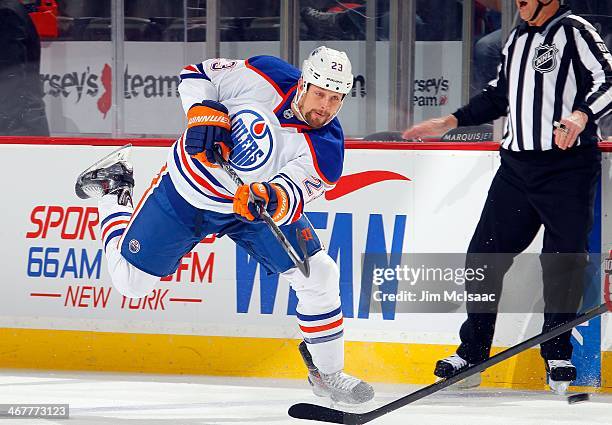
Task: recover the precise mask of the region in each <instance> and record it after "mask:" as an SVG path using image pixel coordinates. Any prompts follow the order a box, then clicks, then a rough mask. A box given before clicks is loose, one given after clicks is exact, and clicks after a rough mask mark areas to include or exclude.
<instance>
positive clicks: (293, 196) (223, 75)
mask: <svg viewBox="0 0 612 425" xmlns="http://www.w3.org/2000/svg"><path fill="white" fill-rule="evenodd" d="M180 77H181V83H180V85H179V93H180V96H181V101H182V103H183V109H184V110H185V112H187V111H188V110H189V108H190V107H191V106H192V105H193V104H195V103H199V102H201V101H202V100H204V99H208V100H215V101H218V102H221V103H222V104H223V105H225V107H227V109H228V111H229V115H230V119H231V123H232V139H233V141H234V148H233V150H232V152H231V154H230V160H229V162H230V163H231V165H232V167H233V168H234V169H235V170H236V172H237V173H238V175H239V176H240V177H241V178H242V179H243V181H244V182H245V183H251V182H255V181H268V182H271V183H277V184H279V185H281V186H282V187H283V188H284V189H285V191H286V192H287V193H288V194H289V198H290V206H291V210H290V212H289V214H287V216H286V217H285V219H284V220H283V221H282V222H280V223H279V224H287V223H290V222H293V221H295V220H297V219H298V218H299V216H300V215H301V213H302V208H303V206H304V204H306V203H308V202H310V201H312V200H313V199H315V198H317V197H318V196H320V195H321V194H323V193H324V192H325V191H326V190H329V189H331V188H333V187H334V185H335V183H336V182H337V181H338V179H339V178H340V175H341V174H342V165H343V161H344V135H343V133H342V128H341V127H340V123H339V122H338V119H337V118H334V119H333V120H332V121H331V122H330V123H329V124H327V125H326V126H324V127H322V128H320V129H313V128H311V127H310V126H308V125H307V124H306V123H304V122H302V121H300V120H298V119H297V118H296V117H294V114H293V111H292V110H291V100H292V99H293V96H294V94H295V92H296V87H297V81H298V79H299V77H300V71H299V70H298V69H297V68H295V67H293V66H292V65H289V64H288V63H286V62H284V61H283V60H281V59H278V58H276V57H272V56H255V57H252V58H249V59H247V60H228V59H210V60H206V61H204V62H202V63H200V64H197V65H189V66H186V67H185V68H184V69H183V71H182V72H181V75H180ZM183 139H184V134H183V136H182V137H181V138H180V139H179V140H177V141H176V142H175V143H174V145H173V146H172V148H171V150H170V152H169V155H168V170H169V174H170V177H171V179H172V181H173V183H174V185H175V186H176V189H177V191H178V192H179V193H180V194H181V196H183V198H185V199H186V200H187V201H188V202H189V203H190V204H191V205H193V206H195V207H197V208H200V209H205V210H209V211H216V212H219V213H227V214H230V213H232V203H233V196H234V192H235V189H236V186H235V183H234V182H233V181H232V180H231V179H230V178H229V177H228V176H227V175H226V174H225V172H224V171H223V170H221V169H220V168H211V167H206V166H204V165H203V164H202V163H201V162H200V161H198V160H197V159H195V158H193V157H191V156H190V155H189V154H187V152H186V151H185V145H184V140H183Z"/></svg>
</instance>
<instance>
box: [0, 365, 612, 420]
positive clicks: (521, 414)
mask: <svg viewBox="0 0 612 425" xmlns="http://www.w3.org/2000/svg"><path fill="white" fill-rule="evenodd" d="M0 388H1V389H0V403H69V404H70V417H71V418H70V420H64V421H62V420H57V421H51V420H28V419H16V420H7V419H1V420H0V422H1V425H5V424H10V423H14V424H18V425H25V424H28V423H41V424H42V423H44V424H52V423H56V424H67V425H75V424H87V425H97V424H117V425H136V424H151V425H157V424H173V425H183V424H186V425H191V424H223V425H228V424H259V425H285V424H299V423H303V424H305V425H306V424H312V423H314V422H307V421H300V420H297V419H292V418H290V417H289V416H287V409H288V408H289V407H290V406H291V405H292V404H294V403H297V402H309V403H317V404H322V405H325V406H328V407H329V406H330V403H329V402H327V401H326V400H325V399H320V398H317V397H315V396H313V395H312V393H311V392H310V389H309V388H308V387H307V384H306V381H291V380H267V379H254V378H253V379H251V378H220V377H214V378H213V377H202V376H166V375H139V374H107V373H72V372H71V373H68V372H66V373H63V372H62V373H50V372H38V371H14V370H11V371H3V372H0ZM375 388H376V389H377V396H376V398H375V399H374V400H373V401H372V402H370V403H369V404H368V405H367V406H365V407H363V408H361V409H360V410H359V411H364V410H371V409H374V408H376V407H378V406H380V405H381V404H384V403H386V402H389V401H392V400H394V399H396V398H399V397H401V396H403V395H405V394H407V393H409V392H412V391H414V389H415V388H416V387H414V386H390V385H375ZM371 423H372V424H381V425H382V424H387V425H396V424H397V425H429V424H431V425H434V424H435V425H468V424H469V425H478V424H482V425H509V424H510V425H523V424H525V425H531V424H533V425H544V424H568V425H569V424H571V425H582V424H584V425H587V424H588V425H592V424H612V394H593V395H592V396H591V400H590V401H588V402H584V403H578V404H574V405H569V404H568V403H567V400H566V398H565V397H560V396H555V395H553V394H550V393H546V392H543V391H513V390H490V389H477V390H469V391H453V390H451V391H444V392H441V393H437V394H435V395H432V396H429V397H426V398H425V399H423V400H421V401H418V402H416V403H414V404H411V405H409V406H406V407H404V408H402V409H400V410H398V411H396V412H393V413H390V414H388V415H385V416H383V417H382V418H380V419H377V420H375V421H373V422H371Z"/></svg>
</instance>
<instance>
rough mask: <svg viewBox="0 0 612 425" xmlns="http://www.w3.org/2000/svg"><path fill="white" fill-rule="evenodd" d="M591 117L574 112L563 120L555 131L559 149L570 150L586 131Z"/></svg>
mask: <svg viewBox="0 0 612 425" xmlns="http://www.w3.org/2000/svg"><path fill="white" fill-rule="evenodd" d="M588 120H589V117H588V116H587V114H585V113H584V112H582V111H574V112H572V113H571V114H570V115H569V116H567V117H565V118H563V119H562V120H561V121H560V122H559V124H558V126H557V125H555V127H557V129H556V130H555V132H554V134H555V144H556V145H557V146H558V147H559V149H563V150H565V149H568V148H571V147H572V146H574V143H576V139H577V138H578V136H579V135H580V133H582V131H583V130H584V127H585V126H586V123H587V121H588Z"/></svg>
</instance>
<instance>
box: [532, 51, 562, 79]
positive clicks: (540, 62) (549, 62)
mask: <svg viewBox="0 0 612 425" xmlns="http://www.w3.org/2000/svg"><path fill="white" fill-rule="evenodd" d="M558 52H559V49H557V47H556V46H555V45H554V44H550V45H548V44H540V45H539V46H538V47H536V48H535V54H534V55H533V61H532V65H533V69H535V70H536V71H539V72H541V73H542V74H544V73H547V72H550V71H552V70H553V69H555V68H556V67H557V53H558Z"/></svg>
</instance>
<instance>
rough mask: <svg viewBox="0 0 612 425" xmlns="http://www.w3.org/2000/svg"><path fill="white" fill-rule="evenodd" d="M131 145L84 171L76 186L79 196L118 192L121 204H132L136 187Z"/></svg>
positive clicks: (88, 196) (98, 195) (96, 195)
mask: <svg viewBox="0 0 612 425" xmlns="http://www.w3.org/2000/svg"><path fill="white" fill-rule="evenodd" d="M131 147H132V145H130V144H128V145H125V146H122V147H120V148H119V149H117V150H115V151H113V152H112V153H110V154H108V155H107V156H105V157H104V158H102V159H101V160H99V161H97V162H96V163H95V164H93V165H92V166H90V167H89V168H87V169H86V170H85V171H83V172H82V173H81V174H80V175H79V177H78V178H77V181H76V184H75V187H74V190H75V192H76V194H77V196H78V197H79V198H81V199H88V198H101V197H102V196H104V195H107V194H117V202H118V203H119V204H120V205H127V204H128V203H129V204H131V203H132V189H133V188H134V177H133V174H134V172H133V169H132V164H130V163H129V162H128V158H129V155H130V150H131Z"/></svg>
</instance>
